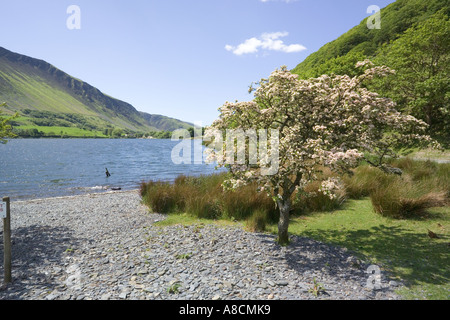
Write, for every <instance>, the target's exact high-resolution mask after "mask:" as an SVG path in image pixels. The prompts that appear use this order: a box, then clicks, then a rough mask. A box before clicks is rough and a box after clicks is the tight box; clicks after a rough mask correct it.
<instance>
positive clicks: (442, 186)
mask: <svg viewBox="0 0 450 320" xmlns="http://www.w3.org/2000/svg"><path fill="white" fill-rule="evenodd" d="M391 165H392V166H395V167H397V168H400V169H401V170H402V171H403V174H402V175H401V176H399V175H393V174H386V173H384V172H383V171H381V170H379V169H377V168H372V167H369V166H366V165H362V166H360V167H358V168H357V169H356V170H355V171H354V172H353V174H352V175H348V176H342V177H340V178H341V179H342V180H343V185H344V188H343V190H341V193H340V194H339V196H338V197H336V198H335V199H334V200H330V199H329V198H328V197H326V196H324V195H323V194H321V193H320V192H318V186H319V185H320V183H317V182H313V183H311V184H310V185H308V186H307V188H306V191H308V192H309V194H308V195H306V194H301V195H295V196H294V197H295V200H296V203H295V205H294V207H293V210H292V212H291V218H292V221H291V224H290V227H289V231H290V233H291V234H295V235H299V236H306V237H310V238H313V239H316V240H320V241H323V242H326V243H332V244H336V245H340V246H343V247H346V248H348V249H351V250H353V251H355V252H356V253H357V254H359V255H361V256H362V257H364V259H365V260H367V259H368V260H370V261H371V262H372V263H374V264H379V265H380V266H383V267H384V268H387V271H389V272H390V274H391V275H394V276H396V277H398V278H399V279H402V280H404V281H405V282H406V283H405V284H406V285H407V289H404V290H401V292H400V293H401V294H402V295H403V296H404V297H405V298H406V299H416V298H417V299H448V298H450V295H449V292H450V291H449V290H450V286H449V282H450V281H449V280H450V274H449V272H450V269H449V267H448V266H449V265H450V264H449V262H450V261H449V255H448V250H449V244H450V242H449V235H448V230H449V228H450V221H449V219H450V207H449V201H448V200H449V195H450V164H438V163H434V162H429V161H413V160H411V159H407V158H406V159H400V160H396V161H393V162H392V163H391ZM330 175H331V173H330V172H326V171H325V173H324V175H323V178H324V179H326V178H328V177H329V176H330ZM225 177H226V175H225V174H221V175H213V176H202V177H196V178H194V177H179V178H178V179H177V180H176V181H175V183H165V182H158V181H154V182H149V183H143V184H142V186H141V195H142V196H143V199H144V202H145V203H146V204H147V205H148V206H149V208H150V209H151V210H152V211H154V212H159V213H168V214H169V216H168V219H167V220H166V221H164V222H161V224H163V225H165V224H178V223H181V224H192V223H213V221H214V222H216V223H220V224H235V225H238V226H242V227H244V228H246V229H247V230H250V231H268V232H273V233H276V231H277V223H276V222H277V219H278V212H277V209H276V208H275V206H274V203H273V201H272V199H271V198H270V197H268V196H267V195H265V194H263V193H257V192H256V186H247V187H244V188H242V189H239V190H238V191H236V192H224V191H223V189H222V187H221V183H222V182H223V180H224V179H225ZM385 270H386V269H385Z"/></svg>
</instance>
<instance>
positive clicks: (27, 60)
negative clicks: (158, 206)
mask: <svg viewBox="0 0 450 320" xmlns="http://www.w3.org/2000/svg"><path fill="white" fill-rule="evenodd" d="M0 101H2V102H3V101H5V102H7V110H6V112H9V113H13V112H18V113H19V115H20V117H19V118H17V119H16V120H15V126H19V128H21V127H23V128H30V127H36V128H38V129H39V130H40V129H41V128H49V127H52V129H57V130H59V129H60V128H74V127H76V128H79V129H80V130H85V131H97V132H102V131H104V130H107V129H109V130H110V131H111V130H113V129H120V130H123V131H124V132H144V133H145V132H150V131H162V130H165V131H173V130H176V129H179V128H186V129H187V128H189V127H192V126H193V125H192V124H190V123H186V122H183V121H180V120H176V119H172V118H169V117H165V116H162V115H151V114H147V113H144V112H140V111H138V110H136V109H135V108H134V107H133V106H132V105H131V104H129V103H126V102H124V101H121V100H118V99H115V98H112V97H110V96H108V95H106V94H104V93H102V92H101V91H100V90H98V89H97V88H95V87H93V86H91V85H90V84H88V83H86V82H83V81H81V80H79V79H76V78H74V77H72V76H70V75H68V74H67V73H65V72H63V71H61V70H59V69H58V68H56V67H54V66H52V65H51V64H49V63H47V62H45V61H43V60H38V59H35V58H31V57H28V56H25V55H21V54H18V53H14V52H11V51H9V50H7V49H4V48H2V47H0ZM61 131H64V129H61Z"/></svg>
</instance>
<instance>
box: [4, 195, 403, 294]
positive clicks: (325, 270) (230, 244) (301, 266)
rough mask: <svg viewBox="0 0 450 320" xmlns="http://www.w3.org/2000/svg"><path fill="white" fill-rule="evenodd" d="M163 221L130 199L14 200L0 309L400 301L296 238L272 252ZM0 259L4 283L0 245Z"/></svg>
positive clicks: (253, 241)
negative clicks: (19, 303) (26, 303)
mask: <svg viewBox="0 0 450 320" xmlns="http://www.w3.org/2000/svg"><path fill="white" fill-rule="evenodd" d="M163 219H165V216H164V215H160V214H153V213H149V212H148V208H147V207H145V206H144V205H143V204H142V203H141V198H140V196H139V192H138V191H137V190H136V191H125V192H123V191H120V192H106V193H100V194H90V195H82V196H73V197H61V198H50V199H42V200H29V201H17V202H14V201H13V202H11V230H12V256H13V261H12V278H13V282H12V283H10V284H3V285H2V286H1V287H0V300H309V299H326V300H398V299H401V297H399V296H398V295H397V294H395V292H394V291H395V289H397V288H398V287H399V286H401V284H400V283H398V282H397V281H392V280H390V279H389V278H388V277H387V275H384V274H382V277H381V282H380V283H379V284H380V286H379V287H378V288H377V289H376V290H374V289H373V288H370V286H368V279H369V277H370V275H369V274H368V273H367V270H368V267H369V264H368V263H366V262H365V261H361V260H359V259H358V258H357V257H356V256H355V255H353V254H352V253H351V252H349V251H348V250H346V249H345V248H340V247H335V246H331V245H327V244H323V243H320V242H318V241H315V240H311V239H308V238H302V237H297V236H292V238H291V244H290V245H289V246H287V247H281V246H279V245H278V244H277V243H276V242H275V236H274V235H272V234H268V233H251V232H248V231H245V230H244V229H243V228H240V227H234V226H233V227H231V226H217V225H213V224H211V225H209V224H198V225H192V226H181V225H175V226H166V227H160V226H155V225H154V223H155V222H157V221H161V220H163ZM0 233H2V232H0ZM1 236H2V237H3V234H1ZM0 255H1V257H0V261H1V265H0V281H1V283H3V272H4V270H3V244H1V245H0ZM315 284H316V289H320V290H316V291H314V290H312V289H313V288H314V285H315Z"/></svg>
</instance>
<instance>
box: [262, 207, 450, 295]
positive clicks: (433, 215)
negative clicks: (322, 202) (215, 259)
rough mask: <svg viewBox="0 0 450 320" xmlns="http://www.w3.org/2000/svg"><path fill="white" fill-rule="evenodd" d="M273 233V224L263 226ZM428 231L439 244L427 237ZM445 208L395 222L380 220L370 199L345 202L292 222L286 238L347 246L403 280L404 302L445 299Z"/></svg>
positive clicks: (448, 226) (449, 225)
mask: <svg viewBox="0 0 450 320" xmlns="http://www.w3.org/2000/svg"><path fill="white" fill-rule="evenodd" d="M268 230H270V231H271V232H274V233H275V232H276V225H271V226H270V227H268ZM428 230H431V231H433V232H434V233H436V234H437V235H438V237H439V238H438V239H432V238H430V237H429V236H428ZM449 230H450V208H449V207H443V208H435V209H432V210H430V214H429V216H428V217H427V218H426V219H425V218H423V219H409V220H398V219H391V218H387V217H383V216H380V215H379V214H377V213H375V212H374V211H373V209H372V205H371V203H370V200H368V199H363V200H349V201H348V202H347V203H346V204H345V208H344V209H342V210H337V211H335V212H333V213H330V212H316V213H310V214H308V215H306V216H302V217H297V218H294V219H292V221H291V224H290V226H289V231H290V233H291V234H295V235H299V236H304V237H309V238H312V239H316V240H319V241H323V242H325V243H331V244H335V245H339V246H342V247H346V248H348V249H350V250H353V251H355V252H356V253H357V254H359V255H360V256H361V257H362V258H365V259H369V261H370V262H371V263H374V264H377V263H378V264H380V265H381V266H383V268H384V270H386V271H388V272H389V273H390V275H391V276H392V275H393V276H395V277H398V278H399V279H401V280H404V281H406V288H405V289H401V290H399V292H398V293H399V294H401V295H402V296H403V297H404V298H405V299H444V300H445V299H449V298H450V269H449V268H450V267H449V266H450V260H449V255H448V251H449V244H450V242H449V239H450V238H449V233H448V232H449Z"/></svg>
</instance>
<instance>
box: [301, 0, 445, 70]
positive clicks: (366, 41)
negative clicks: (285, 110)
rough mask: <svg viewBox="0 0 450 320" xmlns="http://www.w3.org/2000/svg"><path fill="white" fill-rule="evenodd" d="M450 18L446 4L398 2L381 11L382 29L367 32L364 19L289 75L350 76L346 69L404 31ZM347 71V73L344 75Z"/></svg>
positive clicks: (427, 0) (441, 0) (432, 0)
mask: <svg viewBox="0 0 450 320" xmlns="http://www.w3.org/2000/svg"><path fill="white" fill-rule="evenodd" d="M442 9H443V10H444V11H445V13H446V14H447V15H449V14H450V3H449V1H448V0H397V1H396V2H394V3H391V4H390V5H388V6H387V7H385V8H383V9H381V28H380V29H368V28H367V19H368V18H366V19H364V20H363V21H361V23H360V24H359V25H357V26H355V27H354V28H352V29H351V30H349V31H348V32H347V33H345V34H343V35H342V36H340V37H339V38H338V39H336V40H334V41H332V42H329V43H327V44H326V45H324V46H323V47H321V48H320V49H319V50H318V51H316V52H314V53H312V54H311V55H309V56H308V57H307V58H306V59H305V60H304V61H303V62H301V63H300V64H299V65H297V66H296V67H295V68H294V69H293V70H292V72H293V73H296V74H298V75H300V77H301V78H303V79H307V78H311V77H318V76H320V75H322V74H325V73H330V72H335V73H338V74H342V73H351V69H350V68H349V65H351V66H353V65H354V64H353V65H352V63H353V62H355V63H356V62H357V61H358V59H360V58H361V57H365V56H367V57H372V56H375V55H376V53H377V51H378V50H379V48H380V47H381V46H382V45H383V44H386V43H389V42H390V41H394V40H396V39H397V38H399V37H400V36H401V35H402V34H403V33H404V32H405V31H406V30H407V29H409V28H411V27H412V26H414V25H415V24H418V23H421V22H423V21H426V20H427V19H428V18H430V17H431V16H432V15H433V14H435V13H436V12H438V11H439V10H442ZM346 71H347V72H346Z"/></svg>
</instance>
